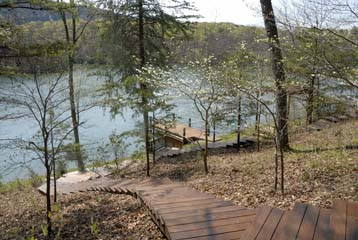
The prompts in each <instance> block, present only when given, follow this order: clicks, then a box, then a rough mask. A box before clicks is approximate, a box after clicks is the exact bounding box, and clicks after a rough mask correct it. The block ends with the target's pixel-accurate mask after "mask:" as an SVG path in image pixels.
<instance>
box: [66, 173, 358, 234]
mask: <svg viewBox="0 0 358 240" xmlns="http://www.w3.org/2000/svg"><path fill="white" fill-rule="evenodd" d="M62 189H64V190H65V191H64V192H63V193H74V192H78V191H98V192H107V193H112V194H128V195H131V196H133V197H136V198H138V199H139V200H140V201H141V202H142V203H143V205H144V206H145V208H146V209H147V210H148V212H149V214H150V215H151V217H152V219H153V221H154V222H155V223H156V225H157V226H158V228H159V229H160V230H161V231H162V233H163V234H164V235H165V236H166V237H167V239H170V240H174V239H175V240H179V239H193V240H208V239H211V240H229V239H243V240H279V239H283V240H291V239H297V240H298V239H299V240H321V239H322V240H323V239H324V240H336V239H337V240H338V239H339V240H357V239H358V203H357V202H350V201H343V200H335V201H334V203H333V208H332V209H324V208H319V207H315V206H311V205H307V204H301V203H299V204H296V205H295V207H294V209H293V210H291V211H284V210H280V209H277V208H271V207H267V206H263V207H260V208H258V209H247V208H245V207H243V206H239V205H236V204H234V203H233V202H230V201H225V200H224V199H220V198H216V197H214V196H211V195H210V194H207V193H202V192H199V191H197V190H194V189H192V188H190V187H187V186H185V185H183V184H181V183H175V182H172V181H170V180H169V179H154V178H148V179H144V180H137V179H132V180H120V179H118V180H111V179H108V178H100V179H97V180H92V181H88V182H82V183H79V184H77V185H69V186H67V188H66V187H64V186H62Z"/></svg>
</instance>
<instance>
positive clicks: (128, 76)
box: [102, 0, 192, 176]
mask: <svg viewBox="0 0 358 240" xmlns="http://www.w3.org/2000/svg"><path fill="white" fill-rule="evenodd" d="M102 5H103V6H105V7H106V8H108V9H109V10H110V11H111V13H112V14H111V15H109V20H110V26H109V27H108V30H109V32H108V33H107V34H106V35H107V38H108V39H109V40H112V41H113V46H114V49H111V52H112V53H111V55H112V56H113V57H114V58H113V61H112V62H113V65H114V67H115V68H116V69H117V70H119V72H120V74H119V75H120V77H119V79H118V81H117V83H114V82H113V81H112V82H107V83H106V84H105V86H104V90H105V91H106V92H113V91H116V90H118V88H121V89H122V91H121V93H120V94H122V93H123V90H124V91H125V92H126V93H127V94H128V95H130V96H132V97H134V99H133V100H134V102H135V104H133V102H132V104H129V105H131V106H134V108H135V109H136V110H137V111H138V110H139V111H140V112H141V113H142V115H143V132H144V144H145V152H146V161H147V168H146V173H147V176H149V174H150V169H149V168H150V164H149V163H150V159H149V147H150V146H149V141H150V137H149V111H150V106H149V105H150V101H149V99H148V96H151V95H153V94H152V93H151V91H152V88H151V86H149V85H148V84H147V83H145V82H143V81H142V82H138V81H135V80H136V78H135V76H136V75H138V74H139V73H140V72H141V70H142V68H144V67H145V66H146V65H147V64H150V65H153V66H159V65H162V64H163V63H164V62H165V60H166V55H167V53H168V48H167V46H166V40H167V39H170V38H171V36H173V35H174V34H175V33H177V32H179V31H180V32H183V33H185V32H186V30H187V23H186V22H184V20H186V19H188V18H189V17H191V16H187V15H184V14H180V11H183V10H191V9H192V8H191V6H190V4H189V3H188V1H186V0H180V1H178V0H170V1H167V2H166V3H162V2H160V1H157V0H130V1H119V2H113V1H108V2H107V1H103V2H102ZM113 53H115V54H113ZM119 56H120V57H119ZM138 100H139V101H138Z"/></svg>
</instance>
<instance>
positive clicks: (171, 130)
mask: <svg viewBox="0 0 358 240" xmlns="http://www.w3.org/2000/svg"><path fill="white" fill-rule="evenodd" d="M155 127H156V129H157V130H158V131H160V132H161V133H163V134H168V135H169V136H173V138H177V139H178V140H182V139H187V140H188V141H189V142H194V141H198V140H204V139H205V131H202V130H199V129H196V128H193V127H189V126H187V125H185V124H182V123H175V125H173V126H170V127H166V126H164V125H161V124H156V125H155ZM208 140H209V142H214V137H213V136H208ZM220 140H221V139H220V138H218V137H216V138H215V141H220Z"/></svg>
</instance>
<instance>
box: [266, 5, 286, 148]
mask: <svg viewBox="0 0 358 240" xmlns="http://www.w3.org/2000/svg"><path fill="white" fill-rule="evenodd" d="M260 3H261V9H262V15H263V18H264V22H265V28H266V32H267V38H268V40H269V46H270V48H271V51H272V70H273V74H274V76H275V85H276V107H277V113H276V116H277V123H278V128H279V135H278V141H279V144H280V146H281V147H282V148H284V149H287V148H289V142H288V113H287V92H286V89H285V87H284V86H283V85H284V83H285V81H286V77H285V71H284V69H283V61H282V60H283V57H282V52H281V47H280V41H279V37H278V31H277V26H276V21H275V15H274V12H273V8H272V3H271V0H260Z"/></svg>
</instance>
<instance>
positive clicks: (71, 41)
mask: <svg viewBox="0 0 358 240" xmlns="http://www.w3.org/2000/svg"><path fill="white" fill-rule="evenodd" d="M70 5H71V6H73V5H74V1H73V0H71V1H70ZM60 15H61V18H62V22H63V26H64V29H65V35H66V43H67V54H68V88H69V98H70V108H71V119H72V128H73V135H74V139H75V141H74V142H75V153H76V160H77V167H78V169H79V170H80V171H81V172H82V171H84V170H85V166H84V162H83V158H82V153H81V144H80V135H79V130H78V125H79V124H78V118H77V114H76V104H75V90H74V83H73V66H74V63H75V60H74V51H75V49H74V48H75V44H76V19H75V17H74V16H73V13H72V37H71V36H70V30H69V28H68V27H69V25H68V24H67V19H66V13H65V12H63V11H62V10H60Z"/></svg>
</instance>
